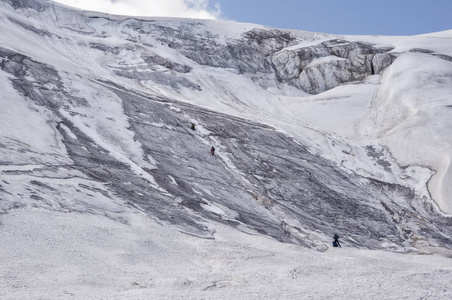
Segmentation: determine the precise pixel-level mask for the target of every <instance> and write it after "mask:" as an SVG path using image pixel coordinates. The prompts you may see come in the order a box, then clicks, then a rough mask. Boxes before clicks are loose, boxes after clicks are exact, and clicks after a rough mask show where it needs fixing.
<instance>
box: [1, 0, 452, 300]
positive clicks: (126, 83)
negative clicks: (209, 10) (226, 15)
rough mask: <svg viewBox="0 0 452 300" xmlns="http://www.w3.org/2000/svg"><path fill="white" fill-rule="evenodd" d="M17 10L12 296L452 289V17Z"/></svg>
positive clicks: (24, 3) (7, 104) (5, 8)
mask: <svg viewBox="0 0 452 300" xmlns="http://www.w3.org/2000/svg"><path fill="white" fill-rule="evenodd" d="M0 11H1V14H0V33H1V34H0V69H1V72H0V81H1V85H2V87H3V92H2V94H1V96H0V103H1V104H2V108H3V109H2V110H1V112H0V113H1V118H0V126H1V127H0V128H1V132H0V133H1V134H0V153H1V156H0V157H1V161H0V162H1V163H0V237H1V239H2V240H3V241H5V247H4V248H3V249H2V250H1V251H0V257H2V258H4V260H5V261H8V263H6V264H5V265H4V266H3V267H2V270H0V271H1V276H2V277H1V278H2V279H1V280H0V286H1V287H2V292H0V295H2V296H4V297H9V298H17V297H20V298H27V297H30V298H35V297H49V298H55V297H58V298H62V297H63V295H64V297H67V298H68V297H70V296H77V297H78V298H89V295H90V294H91V293H92V292H93V291H95V296H94V298H102V297H107V298H112V297H117V298H121V299H124V298H127V297H130V298H134V299H136V298H140V297H142V298H146V297H147V296H149V295H153V296H155V297H158V298H165V297H167V298H184V297H186V298H193V299H197V298H200V297H201V298H205V297H207V298H209V297H210V298H218V297H220V298H225V299H226V298H229V299H230V298H243V299H266V297H267V298H269V299H270V298H271V299H274V298H293V297H300V295H311V296H312V297H315V296H316V295H317V296H321V297H326V296H330V295H333V294H329V293H330V292H327V291H324V292H323V294H321V291H322V290H323V288H322V286H323V285H324V284H325V286H327V285H326V284H328V286H331V285H334V286H336V284H337V288H338V289H339V290H341V291H342V292H344V294H343V295H342V296H340V297H343V298H344V299H350V298H358V297H359V292H361V293H362V292H363V290H364V288H363V289H358V290H357V291H354V292H352V291H351V287H352V282H353V280H354V281H356V280H358V278H360V277H361V276H367V278H368V279H367V281H363V282H362V284H363V285H364V286H367V288H369V284H370V283H371V282H373V281H376V282H380V284H382V285H384V286H385V289H387V290H391V289H392V288H394V286H396V284H398V285H400V284H406V285H405V288H404V289H402V291H401V292H400V294H396V295H395V296H394V298H400V296H401V295H405V294H404V293H407V292H408V291H411V292H413V293H414V297H416V296H417V297H422V296H425V289H426V286H425V285H428V284H432V282H435V284H434V285H432V286H434V287H435V289H434V291H431V292H430V294H429V295H434V297H437V298H448V297H449V296H450V292H448V289H447V288H443V285H447V280H446V279H445V278H447V275H448V274H450V273H451V272H452V269H451V268H450V267H447V265H448V263H449V264H450V262H449V260H450V258H447V257H450V256H451V255H452V251H451V247H452V243H451V242H452V223H451V219H450V218H451V216H452V199H451V198H450V195H451V193H450V192H451V190H450V189H451V187H450V184H449V183H450V178H451V176H452V173H451V167H450V163H451V162H450V149H451V146H452V145H451V143H452V140H451V138H450V132H451V129H452V122H451V118H450V116H449V114H450V109H451V107H452V100H451V98H450V95H451V90H452V85H451V80H452V73H451V72H452V68H451V66H452V44H451V43H450V38H451V37H452V32H451V31H446V32H440V33H432V34H427V35H419V36H411V37H384V36H336V35H331V34H324V33H311V32H304V31H295V30H283V29H274V28H268V27H265V26H260V25H256V24H244V23H235V22H227V21H213V20H193V19H171V18H137V17H128V16H113V15H108V14H102V13H94V12H86V11H81V10H76V9H73V8H70V7H67V6H64V5H61V4H56V3H54V2H51V1H44V0H6V1H3V2H2V3H1V4H0ZM192 123H194V124H196V130H191V129H190V125H191V124H192ZM212 145H214V146H215V148H216V149H217V151H216V152H215V155H214V156H212V155H210V152H209V149H210V147H211V146H212ZM335 233H339V235H340V236H341V241H342V243H343V245H344V247H343V248H341V249H338V251H335V250H336V249H331V247H330V245H331V239H332V236H333V235H334V234H335ZM401 253H403V254H401ZM419 254H434V255H419ZM34 255H35V256H36V257H34ZM357 257H358V258H359V259H358V258H357ZM300 259H301V260H302V261H299V260H300ZM351 260H352V261H353V262H351ZM102 261H103V262H104V264H102V263H101V262H102ZM292 262H294V264H292ZM335 262H340V263H342V264H344V265H345V266H348V267H349V268H350V269H348V270H340V271H338V270H336V269H335V268H332V267H330V266H329V264H334V263H335ZM364 262H373V263H376V264H377V265H378V266H377V267H376V269H377V271H379V272H381V274H379V275H375V274H369V272H370V271H369V272H366V271H365V270H364V269H362V266H361V265H360V264H361V263H364ZM266 264H267V265H268V267H265V266H266ZM78 266H81V267H78ZM195 266H197V267H198V268H197V269H196V268H195V269H196V270H194V267H195ZM405 268H408V269H409V270H411V271H410V272H411V273H410V274H408V275H406V274H405V275H406V276H398V277H397V276H396V275H401V274H403V272H404V271H403V270H404V269H405ZM15 270H16V271H15ZM388 270H391V271H390V272H393V273H394V274H395V275H394V277H397V279H395V278H392V280H393V282H392V283H390V282H389V281H387V278H385V276H384V274H386V273H388ZM421 270H427V271H425V272H429V273H428V274H429V276H430V277H431V278H430V279H426V280H425V281H422V280H421V281H422V282H423V283H424V285H422V284H419V281H420V280H419V279H418V277H419V276H421V275H420V274H422V273H421V272H422V271H421ZM336 272H337V274H340V275H342V276H348V277H349V278H351V280H350V282H348V283H347V284H344V285H341V284H339V283H333V282H331V281H328V280H326V281H325V280H324V279H325V278H330V277H331V276H333V275H334V274H335V273H336ZM385 272H386V273H385ZM30 274H31V278H32V280H27V279H26V277H27V276H30ZM40 274H43V275H42V276H41V275H40ZM62 274H66V275H64V276H63V275H62ZM68 274H69V275H68ZM275 274H276V275H275ZM382 274H383V275H382ZM113 277H114V278H115V279H114V280H112V278H113ZM253 278H254V279H253ZM288 280H289V281H288ZM405 280H406V281H409V282H410V283H403V282H405ZM299 281H302V282H306V286H299V287H297V288H295V289H294V290H293V291H291V289H292V288H293V285H294V283H297V282H298V283H299ZM53 282H57V283H58V287H57V288H56V289H55V290H54V291H50V286H51V285H52V283H53ZM247 282H251V285H250V286H246V284H245V283H247ZM272 285H281V286H282V287H283V288H281V289H276V288H275V287H273V288H272ZM113 286H114V287H115V288H113V289H112V287H113ZM115 289H116V292H114V291H115ZM413 289H414V291H413ZM172 290H174V291H172ZM31 291H32V292H31ZM170 291H172V292H170ZM371 291H372V292H373V293H374V294H375V295H384V293H383V292H384V290H382V291H379V290H378V289H377V288H375V287H372V288H371ZM28 292H31V294H28V296H25V295H27V293H28ZM241 292H243V294H241ZM2 293H3V294H2ZM319 293H320V294H319ZM91 295H92V294H91Z"/></svg>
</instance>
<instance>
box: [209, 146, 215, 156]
mask: <svg viewBox="0 0 452 300" xmlns="http://www.w3.org/2000/svg"><path fill="white" fill-rule="evenodd" d="M210 153H211V154H212V155H214V154H215V147H214V146H212V148H210Z"/></svg>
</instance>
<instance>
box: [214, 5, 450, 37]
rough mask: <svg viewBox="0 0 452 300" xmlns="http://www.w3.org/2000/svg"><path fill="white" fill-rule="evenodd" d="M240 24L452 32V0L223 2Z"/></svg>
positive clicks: (383, 31)
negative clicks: (449, 30) (450, 30)
mask: <svg viewBox="0 0 452 300" xmlns="http://www.w3.org/2000/svg"><path fill="white" fill-rule="evenodd" d="M217 2H219V3H220V6H221V12H222V15H223V16H224V17H226V18H229V19H233V20H235V21H240V22H250V23H258V24H262V25H267V26H270V27H277V28H285V29H300V30H306V31H313V32H325V33H337V34H365V35H374V34H375V35H414V34H422V33H429V32H436V31H442V30H448V29H452V0H373V1H368V0H362V1H358V0H280V1H266V0H220V1H217Z"/></svg>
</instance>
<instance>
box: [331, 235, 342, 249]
mask: <svg viewBox="0 0 452 300" xmlns="http://www.w3.org/2000/svg"><path fill="white" fill-rule="evenodd" d="M333 247H342V246H341V243H339V236H338V235H337V234H336V233H335V234H334V241H333Z"/></svg>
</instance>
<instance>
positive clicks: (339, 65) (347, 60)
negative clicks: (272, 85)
mask: <svg viewBox="0 0 452 300" xmlns="http://www.w3.org/2000/svg"><path fill="white" fill-rule="evenodd" d="M390 50H392V49H391V48H378V47H374V46H373V45H371V44H367V43H362V42H349V41H345V40H338V39H336V40H329V41H325V42H322V43H320V44H318V45H316V46H311V47H304V48H300V49H295V50H284V51H281V52H278V53H276V54H275V55H273V56H271V57H270V63H271V65H272V67H273V69H274V70H275V72H276V76H277V79H278V81H280V82H288V83H289V84H292V85H294V86H296V87H298V88H301V89H303V90H305V91H307V92H308V93H312V94H317V93H320V92H323V91H326V90H329V89H331V88H333V87H336V86H338V85H341V84H343V83H346V82H352V81H357V80H363V79H364V78H365V77H367V76H368V75H372V74H377V73H380V72H381V71H382V70H384V68H386V67H387V66H389V65H390V64H391V63H392V61H393V59H395V56H394V54H390V53H386V52H388V51H390ZM383 53H384V54H383ZM376 55H380V56H379V57H378V58H377V59H376V60H375V61H374V59H373V58H374V57H375V56H376ZM374 64H375V65H374Z"/></svg>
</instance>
